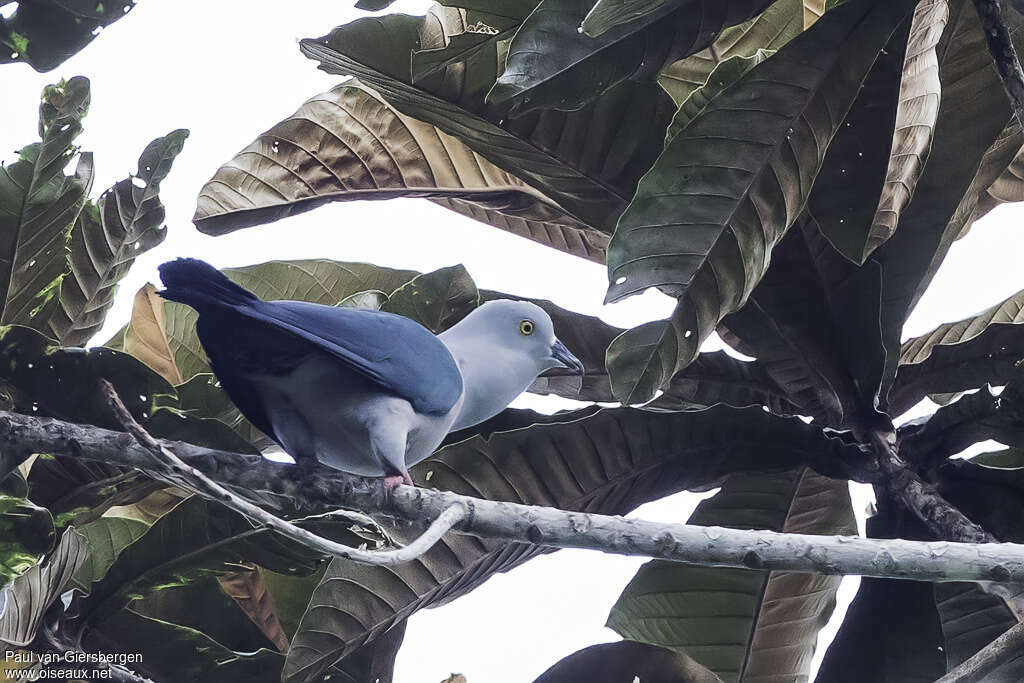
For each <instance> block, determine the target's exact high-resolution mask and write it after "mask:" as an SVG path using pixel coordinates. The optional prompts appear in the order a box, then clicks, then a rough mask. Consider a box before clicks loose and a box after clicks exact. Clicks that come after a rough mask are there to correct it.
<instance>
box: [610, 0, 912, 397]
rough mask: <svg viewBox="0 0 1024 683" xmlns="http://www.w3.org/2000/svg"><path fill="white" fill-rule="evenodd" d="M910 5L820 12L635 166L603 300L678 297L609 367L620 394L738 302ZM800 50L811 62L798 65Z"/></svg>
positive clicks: (857, 4) (678, 358)
mask: <svg viewBox="0 0 1024 683" xmlns="http://www.w3.org/2000/svg"><path fill="white" fill-rule="evenodd" d="M910 4H911V3H909V2H904V1H901V2H895V3H883V4H875V3H872V2H865V1H863V0H854V1H853V2H848V3H846V4H844V5H841V6H839V7H837V8H835V10H833V11H830V12H828V13H827V14H826V15H825V16H824V17H823V18H822V19H821V20H819V21H818V22H817V23H815V24H814V25H813V26H812V27H811V28H810V29H809V30H807V31H805V32H804V33H802V34H801V35H800V36H798V37H797V38H795V39H794V40H792V41H791V42H790V43H788V44H787V45H786V46H785V47H783V48H782V49H780V50H779V51H778V52H777V53H775V54H774V55H773V56H772V57H771V58H769V59H768V60H766V61H765V62H763V63H761V64H760V65H758V66H757V67H755V68H754V69H752V70H751V71H749V72H748V73H747V74H746V76H744V77H743V78H742V79H741V80H740V81H739V82H737V83H736V84H735V85H733V86H732V87H731V88H729V89H728V90H726V91H725V92H724V93H723V94H721V95H720V96H719V97H718V98H716V100H715V102H713V103H712V104H711V105H710V106H709V107H708V108H706V109H705V110H704V112H703V113H702V114H701V115H700V116H699V117H698V118H697V119H696V120H695V121H693V122H692V123H691V124H690V125H689V126H688V127H687V128H686V129H685V130H684V131H682V132H680V133H679V134H678V135H676V137H675V138H673V140H672V141H671V142H670V143H669V144H668V145H667V146H666V148H665V151H664V152H663V153H662V155H661V156H660V157H659V158H658V161H657V162H656V163H655V165H654V167H653V168H652V169H651V171H650V172H649V173H648V174H647V175H646V176H644V178H643V180H642V181H641V183H640V185H639V187H638V188H637V194H636V197H635V198H634V200H633V202H632V203H631V204H630V207H629V208H627V210H626V212H625V213H624V214H623V215H622V217H621V219H620V220H619V225H618V227H617V228H616V232H615V235H614V236H613V237H612V241H611V243H610V245H609V251H608V272H609V282H610V284H609V287H608V295H607V300H608V301H617V300H620V299H622V298H624V297H627V296H630V295H632V294H638V293H640V292H642V291H643V290H645V289H647V288H648V287H659V288H660V289H662V291H664V292H666V293H668V294H670V295H672V296H675V297H677V298H679V299H680V301H679V304H678V305H677V307H676V311H675V312H674V313H673V315H672V318H671V319H670V321H666V322H663V323H654V324H653V325H654V331H653V332H648V333H646V334H645V339H644V341H648V342H649V341H651V340H652V339H653V340H654V343H655V344H656V347H657V351H656V352H655V353H650V352H647V353H644V354H643V355H642V356H641V357H640V359H639V360H640V361H641V363H642V364H641V365H639V366H637V365H633V366H632V367H627V366H625V365H624V364H623V363H622V361H617V362H616V364H613V365H610V366H609V369H610V371H611V372H612V375H613V388H614V389H615V390H616V395H617V396H619V397H620V400H623V401H627V400H628V401H630V402H635V401H643V400H646V399H647V398H648V397H649V396H650V393H651V391H653V390H654V389H656V388H658V387H660V386H661V385H663V384H664V383H665V382H666V381H667V380H668V378H669V377H670V376H671V374H674V372H675V371H676V370H678V369H681V368H682V367H685V366H686V365H687V364H688V363H689V362H690V361H692V360H693V358H694V357H695V355H696V353H697V349H698V347H699V346H700V344H701V342H703V340H704V339H706V338H707V336H708V335H709V334H710V333H711V332H712V331H713V330H714V328H715V326H716V325H717V324H718V322H719V321H720V320H721V319H722V317H724V316H725V315H726V314H728V313H731V312H732V311H734V310H736V309H738V308H739V307H741V306H742V305H743V303H744V302H745V300H746V299H747V297H748V296H749V295H750V292H751V291H752V290H753V288H754V286H755V285H756V284H757V282H758V281H759V280H760V278H761V276H762V275H763V274H764V271H765V270H766V268H767V265H768V261H769V257H770V253H771V249H772V248H773V247H774V246H775V244H777V243H778V241H779V240H780V239H781V238H782V235H783V234H784V233H785V231H786V230H787V229H788V228H789V226H790V225H792V223H793V222H794V221H795V220H796V218H797V216H798V214H799V210H800V209H801V208H802V206H803V204H804V202H805V201H806V198H807V195H808V193H809V191H810V186H811V184H812V182H813V180H814V177H815V175H816V173H817V171H818V169H819V167H820V165H821V163H822V160H823V156H824V150H825V148H826V147H827V142H828V140H830V139H831V137H832V136H833V135H834V133H835V131H836V130H837V129H838V127H839V125H840V123H841V120H842V116H843V115H844V114H845V112H846V111H847V110H848V109H849V107H850V105H851V104H852V103H853V100H854V98H855V96H856V94H857V92H858V89H859V86H860V81H861V80H862V79H863V78H864V76H865V75H866V74H867V72H868V71H869V69H870V68H871V65H872V63H873V62H874V59H875V56H876V55H877V53H878V51H879V50H880V49H881V48H882V47H883V46H884V45H885V43H886V42H887V41H888V39H889V35H890V34H891V33H892V32H893V31H894V30H895V28H896V26H897V25H898V24H899V23H900V21H901V20H902V19H903V17H904V16H905V15H906V13H907V12H908V11H909V9H910V7H909V5H910ZM809 55H811V56H813V60H812V61H813V62H814V63H815V64H817V65H819V66H817V67H815V68H814V69H810V68H808V67H807V66H806V65H807V64H808V63H810V62H809V61H808V60H809V59H812V58H811V56H809ZM752 98H753V101H756V107H752V105H751V102H752ZM648 325H651V324H648ZM659 328H660V329H659ZM659 331H660V334H658V332H659ZM626 334H627V335H630V336H633V335H631V333H629V332H627V333H626ZM630 343H631V339H630V337H626V338H625V339H624V340H623V342H622V344H621V346H625V347H628V346H629V345H630ZM619 355H620V356H621V354H619ZM673 355H674V356H675V361H674V362H671V359H672V356H673ZM610 356H611V354H610ZM645 357H647V358H651V359H656V361H655V362H644V358H645ZM666 369H668V370H669V372H665V370H666ZM616 374H618V375H620V376H623V377H629V380H628V381H618V380H616V379H615V375H616Z"/></svg>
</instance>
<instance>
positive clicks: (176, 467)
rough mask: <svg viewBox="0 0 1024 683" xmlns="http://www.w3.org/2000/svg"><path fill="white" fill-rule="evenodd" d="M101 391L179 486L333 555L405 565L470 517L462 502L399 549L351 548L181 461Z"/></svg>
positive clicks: (104, 385) (107, 388)
mask: <svg viewBox="0 0 1024 683" xmlns="http://www.w3.org/2000/svg"><path fill="white" fill-rule="evenodd" d="M100 392H101V393H102V394H103V397H104V398H105V399H106V402H107V405H108V406H110V409H111V410H112V411H113V412H114V416H115V417H116V418H117V421H118V422H120V423H121V426H122V427H124V428H125V431H127V432H128V433H129V434H131V435H132V436H133V437H134V438H135V440H136V441H137V442H138V443H139V445H140V446H142V447H143V448H145V449H146V450H147V451H149V453H150V455H152V456H153V461H154V463H155V464H156V466H157V467H158V468H159V469H160V470H162V471H163V472H164V473H165V474H166V475H170V477H171V479H172V481H173V482H174V483H176V484H177V485H178V486H181V487H182V488H184V489H185V490H187V491H191V492H192V493H195V494H197V495H200V496H203V497H204V498H209V499H210V500H216V501H219V502H220V503H221V504H223V505H224V506H226V507H228V508H231V509H232V510H234V511H235V512H238V513H240V514H243V515H245V516H246V517H248V518H249V519H251V520H253V521H254V522H258V523H260V524H262V525H263V526H265V527H267V528H268V529H273V530H274V531H276V532H278V533H280V534H281V535H283V536H287V537H289V538H291V539H293V540H295V541H298V542H299V543H300V544H302V545H305V546H306V547H308V548H312V549H313V550H317V551H319V552H321V553H323V554H324V555H333V556H335V557H342V558H345V559H347V560H354V561H356V562H362V563H364V564H374V565H382V566H389V567H393V566H395V565H399V564H405V563H406V562H410V561H412V560H415V559H416V558H417V557H419V556H420V555H422V554H423V553H425V552H427V551H428V550H430V549H431V548H432V547H433V546H434V544H435V543H437V542H438V541H439V540H441V537H442V536H444V535H445V534H446V533H448V532H449V531H450V530H451V528H452V527H453V526H455V524H456V523H457V522H459V521H461V520H462V519H463V518H465V516H466V507H465V506H464V505H462V504H460V503H453V504H452V505H450V506H448V507H446V508H445V509H444V510H441V512H440V513H439V514H438V515H437V517H436V518H435V519H434V521H433V522H431V523H430V526H429V527H428V528H427V530H426V531H424V532H423V534H422V535H420V536H419V537H418V538H416V539H415V540H413V542H412V543H410V544H408V545H407V546H405V547H403V548H399V549H397V550H362V549H361V548H353V547H351V546H347V545H344V544H341V543H336V542H335V541H332V540H330V539H327V538H324V537H323V536H318V535H317V534H314V533H312V532H311V531H308V530H306V529H303V528H302V527H298V526H295V525H294V524H291V523H290V522H286V521H285V520H283V519H281V518H280V517H276V516H275V515H272V514H271V513H269V512H267V511H266V510H264V509H263V508H260V507H257V506H256V505H253V504H252V503H250V502H249V501H247V500H245V499H244V498H242V497H241V496H238V495H236V494H234V493H232V492H231V491H228V490H227V489H226V488H224V487H223V486H221V485H220V484H218V483H217V482H215V481H213V480H212V479H210V478H209V477H207V476H206V475H204V474H203V473H202V472H200V471H199V470H197V469H196V468H195V467H190V466H189V465H186V464H185V463H184V462H182V460H181V458H179V457H178V456H176V455H175V454H174V453H172V452H171V451H170V450H169V449H168V448H166V447H165V446H163V445H162V444H161V443H160V442H159V441H157V440H156V439H154V438H153V437H152V436H151V435H150V433H149V432H147V431H146V430H145V429H143V427H142V425H140V424H139V423H138V422H136V421H135V418H134V417H132V414H131V413H130V412H128V409H127V408H125V406H124V403H122V402H121V398H120V397H119V396H118V395H117V391H115V390H114V386H113V385H112V384H111V383H110V382H108V381H106V380H101V381H100Z"/></svg>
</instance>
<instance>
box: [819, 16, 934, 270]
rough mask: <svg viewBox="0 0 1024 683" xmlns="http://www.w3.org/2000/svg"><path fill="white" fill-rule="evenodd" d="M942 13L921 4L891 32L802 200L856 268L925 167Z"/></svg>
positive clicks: (892, 223)
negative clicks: (890, 36)
mask: <svg viewBox="0 0 1024 683" xmlns="http://www.w3.org/2000/svg"><path fill="white" fill-rule="evenodd" d="M947 15H948V6H947V4H946V2H945V0H930V1H929V2H925V3H921V4H919V5H918V6H917V8H916V9H915V10H914V13H913V17H912V19H911V20H910V21H909V22H906V23H904V25H903V26H901V27H900V29H899V30H897V31H896V32H895V33H894V34H893V36H892V38H891V39H890V41H889V44H888V45H886V48H885V50H884V51H883V52H882V54H881V55H879V57H878V59H877V61H876V62H875V65H874V67H873V68H872V70H871V73H869V74H868V77H867V79H866V80H865V81H864V84H863V86H862V88H861V92H860V94H859V95H858V96H857V100H856V101H855V102H854V104H853V107H852V108H851V109H850V112H849V113H848V114H847V116H846V119H845V121H844V123H843V126H842V127H841V128H840V129H839V131H838V132H837V133H836V135H835V137H834V138H833V140H832V143H831V145H830V146H829V149H828V152H827V153H826V155H825V161H824V163H823V164H822V168H821V171H820V172H819V173H818V177H817V179H816V180H815V184H814V189H813V190H812V191H811V196H810V198H809V199H808V211H809V212H810V213H811V214H812V215H813V216H814V218H815V219H816V220H817V222H818V225H819V227H820V229H821V231H822V232H823V233H824V234H825V236H826V237H827V238H828V239H829V241H830V242H831V243H832V244H833V246H835V248H836V249H837V250H839V252H840V253H842V254H843V256H845V257H846V258H847V259H849V260H850V261H852V262H853V263H856V264H858V265H860V264H863V263H864V261H865V260H866V259H867V257H868V255H869V254H871V252H873V251H874V250H875V249H876V248H877V247H878V246H879V245H880V244H882V243H883V242H885V240H887V239H888V238H889V237H890V236H892V233H893V232H894V231H895V230H896V228H897V224H898V221H899V213H900V211H901V210H902V209H903V207H905V206H906V205H907V204H908V202H909V201H910V197H911V195H913V192H914V187H915V185H916V183H917V179H918V178H919V177H920V175H921V173H922V171H923V169H924V162H925V160H926V159H927V156H928V151H929V150H930V148H931V136H932V133H933V131H934V128H935V121H936V118H937V116H938V109H939V97H940V91H941V88H940V84H939V69H938V58H937V56H936V53H935V47H936V45H937V44H938V42H939V38H940V36H941V35H942V32H943V29H944V28H945V26H946V19H947Z"/></svg>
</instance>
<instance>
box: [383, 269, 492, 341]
mask: <svg viewBox="0 0 1024 683" xmlns="http://www.w3.org/2000/svg"><path fill="white" fill-rule="evenodd" d="M479 304H480V293H479V292H478V291H477V288H476V283H474V282H473V278H471V277H470V276H469V272H467V271H466V268H465V266H462V265H461V264H460V265H457V266H451V267H449V268H441V269H439V270H435V271H433V272H432V273H424V274H423V275H417V276H416V277H415V278H413V279H412V280H410V281H409V282H407V283H406V284H404V285H402V286H401V287H399V288H398V289H396V290H395V291H394V292H392V293H391V294H390V295H389V296H388V300H387V303H386V304H385V305H384V307H383V309H384V310H385V311H389V312H391V313H397V314H399V315H403V316H405V317H406V318H410V319H412V320H415V321H416V322H418V323H419V324H421V325H423V326H424V327H426V328H427V329H428V330H430V331H431V332H433V333H434V334H440V333H441V332H444V331H445V330H447V329H448V328H449V327H451V326H452V325H454V324H455V323H457V322H458V321H460V320H462V318H464V317H466V314H468V313H469V312H470V311H472V310H473V309H474V308H476V307H477V306H478V305H479Z"/></svg>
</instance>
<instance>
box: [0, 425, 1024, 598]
mask: <svg viewBox="0 0 1024 683" xmlns="http://www.w3.org/2000/svg"><path fill="white" fill-rule="evenodd" d="M159 445H160V446H162V447H163V448H166V449H168V450H169V451H171V452H172V453H173V454H174V455H175V456H176V457H178V458H180V459H181V461H183V462H184V463H185V464H186V467H188V468H194V469H195V470H196V471H197V472H199V473H201V474H202V475H204V476H206V477H210V478H214V479H217V480H218V481H220V482H223V483H225V484H230V486H231V489H232V490H233V491H235V492H243V491H246V490H249V491H254V492H256V496H257V497H259V496H261V495H262V494H265V493H270V494H273V495H275V496H276V495H285V496H294V497H295V503H296V504H297V507H301V508H303V509H305V510H306V511H308V512H309V513H312V512H314V511H317V512H323V511H326V510H334V509H338V508H347V509H350V510H358V511H361V512H364V513H373V514H381V515H386V516H388V517H391V518H394V519H397V520H399V521H400V522H404V523H410V522H411V523H416V524H423V522H424V520H431V519H436V518H437V517H438V516H439V515H441V513H442V512H443V511H444V510H446V509H448V508H451V507H452V506H464V508H465V511H466V514H465V516H464V517H463V518H462V519H460V520H459V521H458V522H457V523H456V524H455V526H454V531H456V532H458V533H464V534H469V535H473V536H479V537H483V538H490V539H499V540H504V541H509V542H517V543H531V544H536V545H543V546H548V547H553V548H586V549H591V550H601V551H603V552H607V553H613V554H619V555H635V556H644V557H658V558H662V559H667V560H675V561H680V562H687V563H690V564H697V565H705V566H723V567H738V568H748V569H772V570H780V571H793V572H805V573H808V572H809V573H821V574H859V575H863V576H876V577H883V578H904V579H913V580H919V581H996V582H1024V545H1016V544H1009V543H1001V544H984V545H978V544H964V543H946V542H931V543H927V542H920V541H903V540H875V539H866V538H860V537H831V536H829V537H824V536H811V535H805V534H779V533H774V532H768V531H748V530H739V529H725V528H719V527H700V526H689V525H682V524H659V523H654V522H646V521H642V520H632V519H624V518H622V517H613V516H608V515H596V514H587V513H577V512H566V511H564V510H556V509H553V508H542V507H535V506H529V505H519V504H514V503H506V502H499V501H490V500H481V499H477V498H471V497H468V496H462V495H458V494H455V493H450V492H445V491H436V490H429V489H423V488H415V487H410V486H398V487H396V488H395V489H394V490H393V491H392V492H391V493H389V494H388V493H385V492H384V490H383V488H382V486H381V485H380V481H379V480H375V479H364V478H360V477H354V476H349V475H346V474H344V473H342V472H335V471H333V470H327V469H326V468H316V469H313V470H309V471H301V470H300V469H299V468H296V467H292V466H287V465H281V464H278V463H273V462H270V461H268V460H265V459H263V458H261V457H259V456H248V455H242V454H238V453H229V452H225V451H216V450H211V449H207V448H202V447H199V446H195V445H191V444H184V443H180V442H161V443H160V444H159ZM0 452H4V453H6V454H7V455H12V454H17V455H27V454H30V453H33V452H36V453H50V454H53V455H60V456H70V457H79V458H82V459H85V460H94V461H98V462H106V463H111V464H115V465H121V466H124V467H134V468H137V469H140V470H143V471H145V472H147V473H149V474H151V475H153V476H155V477H158V478H159V477H161V476H166V472H165V471H164V470H162V468H161V466H158V465H156V464H154V461H153V457H152V454H151V453H150V452H149V451H147V450H146V449H144V448H142V447H141V446H140V445H139V444H137V443H136V442H135V441H134V439H133V437H132V436H131V435H129V434H127V433H125V432H115V431H111V430H106V429H100V428H98V427H90V426H83V425H74V424H70V423H66V422H61V421H58V420H54V419H50V418H38V417H32V416H28V415H21V414H18V413H9V412H0Z"/></svg>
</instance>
